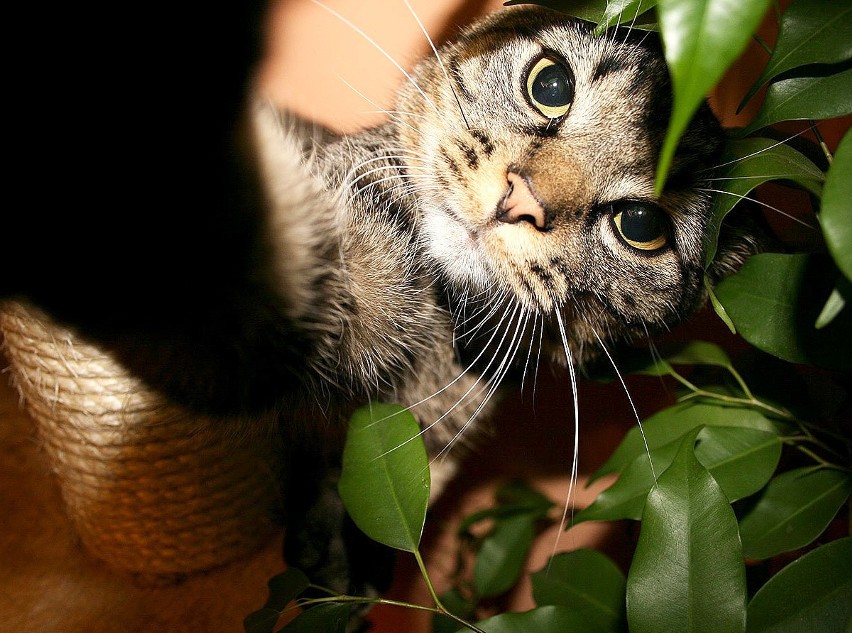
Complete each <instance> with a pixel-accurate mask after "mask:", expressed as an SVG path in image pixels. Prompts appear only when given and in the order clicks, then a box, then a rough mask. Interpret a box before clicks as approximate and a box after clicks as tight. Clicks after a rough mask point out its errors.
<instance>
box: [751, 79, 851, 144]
mask: <svg viewBox="0 0 852 633" xmlns="http://www.w3.org/2000/svg"><path fill="white" fill-rule="evenodd" d="M808 70H809V71H810V72H811V73H812V74H810V75H809V76H797V77H790V78H789V79H780V80H778V81H776V82H774V83H771V84H769V88H768V89H767V90H766V97H765V98H764V100H763V106H762V107H761V109H760V112H758V113H757V116H755V117H754V120H753V121H752V122H751V123H749V124H748V125H747V126H746V127H745V128H744V129H743V130H742V134H751V133H752V132H754V131H756V130H759V129H760V128H763V127H766V126H767V125H772V124H773V123H778V122H779V121H793V120H801V119H816V120H820V119H833V118H835V117H840V116H843V115H846V114H849V113H850V112H852V99H850V98H849V94H850V93H852V67H850V65H849V64H848V63H843V64H834V65H831V66H819V67H817V66H813V67H809V69H808Z"/></svg>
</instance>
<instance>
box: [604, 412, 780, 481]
mask: <svg viewBox="0 0 852 633" xmlns="http://www.w3.org/2000/svg"><path fill="white" fill-rule="evenodd" d="M699 426H727V427H741V428H750V429H758V430H761V431H766V432H767V433H773V432H775V426H774V425H773V424H772V423H771V422H770V421H769V420H767V419H766V417H765V416H764V415H763V414H761V413H760V412H759V411H756V410H754V409H746V408H736V407H727V406H726V407H722V406H718V405H714V404H705V403H703V402H685V403H681V404H676V405H674V406H672V407H669V408H667V409H663V410H662V411H658V412H657V413H655V414H654V415H652V416H651V417H649V418H648V419H647V420H645V421H643V422H642V429H643V430H644V431H645V439H646V440H647V442H648V447H649V448H650V449H651V450H654V449H657V448H659V447H661V446H664V445H666V444H669V443H670V442H674V441H677V440H679V438H681V437H682V436H683V435H684V434H685V433H686V432H688V431H691V430H692V429H694V428H696V427H699ZM645 450H646V449H645V440H643V438H642V434H641V432H640V429H639V427H633V428H632V429H630V431H628V433H627V434H626V435H625V436H624V439H623V440H622V441H621V444H619V445H618V447H617V448H616V449H615V451H613V453H612V455H610V457H609V459H608V460H607V461H606V462H605V463H604V464H603V466H601V467H600V468H599V469H598V470H597V471H596V472H595V473H594V474H593V475H592V479H598V478H600V477H602V476H603V475H608V474H611V473H618V472H621V471H622V470H623V469H624V468H626V467H627V466H628V465H629V464H631V463H632V462H633V461H634V460H636V458H637V457H640V456H645V454H646V453H645ZM645 461H646V462H647V458H645ZM659 472H662V471H659ZM658 474H659V473H658Z"/></svg>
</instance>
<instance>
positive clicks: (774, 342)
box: [716, 253, 852, 371]
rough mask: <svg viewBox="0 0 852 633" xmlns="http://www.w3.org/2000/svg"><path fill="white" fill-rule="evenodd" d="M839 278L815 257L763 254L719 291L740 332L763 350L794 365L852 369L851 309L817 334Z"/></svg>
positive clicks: (717, 290) (826, 264)
mask: <svg viewBox="0 0 852 633" xmlns="http://www.w3.org/2000/svg"><path fill="white" fill-rule="evenodd" d="M837 277H838V273H837V271H836V270H835V269H834V266H833V264H832V262H830V261H829V260H828V259H827V258H823V257H819V256H815V255H783V254H777V253H763V254H761V255H755V256H753V257H751V258H749V259H748V261H746V263H745V264H743V266H742V268H741V269H740V270H739V272H737V273H736V274H734V275H731V276H730V277H728V278H727V279H725V280H723V281H722V282H721V283H720V284H719V286H718V287H717V288H716V295H717V296H718V298H719V301H721V302H722V304H723V305H724V306H725V309H726V310H727V311H728V314H729V315H730V317H731V319H732V320H733V321H734V323H735V324H736V326H737V331H739V333H740V334H741V335H742V336H743V338H745V339H746V340H747V341H748V342H749V343H751V344H752V345H754V346H755V347H757V348H758V349H761V350H763V351H765V352H769V353H770V354H773V355H775V356H778V357H779V358H783V359H784V360H787V361H790V362H793V363H805V364H811V365H818V366H820V367H825V368H829V369H837V370H841V371H844V370H849V369H852V329H851V328H850V323H849V322H850V316H849V311H844V312H842V313H841V314H840V315H838V317H837V318H836V319H834V321H832V323H831V324H829V325H828V326H826V327H824V328H823V329H820V330H817V329H816V328H815V327H814V323H815V322H816V320H817V317H818V315H819V312H820V310H821V308H822V306H823V305H824V303H825V297H827V296H828V295H829V293H830V292H831V290H832V288H833V287H834V284H835V280H836V279H837Z"/></svg>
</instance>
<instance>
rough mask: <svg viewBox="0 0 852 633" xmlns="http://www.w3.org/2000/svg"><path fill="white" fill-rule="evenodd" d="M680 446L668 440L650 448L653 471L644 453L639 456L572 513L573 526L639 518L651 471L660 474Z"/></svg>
mask: <svg viewBox="0 0 852 633" xmlns="http://www.w3.org/2000/svg"><path fill="white" fill-rule="evenodd" d="M679 446H680V442H679V441H678V440H675V441H672V442H669V443H668V444H665V445H663V446H660V447H657V448H655V449H654V450H652V451H651V460H653V463H654V471H653V473H652V471H651V465H650V462H649V461H648V456H647V455H638V456H636V458H635V459H634V460H633V461H632V462H631V463H630V464H629V465H628V466H627V467H626V468H625V469H624V470H623V471H622V472H621V474H620V475H619V476H618V479H616V480H615V483H613V484H612V485H611V486H610V487H609V488H607V489H606V490H604V491H603V492H602V493H600V494H599V495H598V496H597V498H596V499H595V500H594V501H593V502H592V503H591V504H590V505H589V506H588V507H586V508H584V509H583V510H581V511H580V512H578V513H577V514H575V515H574V517H573V520H572V523H571V524H572V525H579V524H580V523H584V522H586V521H620V520H621V519H633V520H634V521H638V520H639V519H641V518H642V510H643V509H644V507H645V500H646V499H647V497H648V492H649V491H650V490H651V488H653V486H654V482H655V479H654V473H656V474H657V475H659V474H660V473H661V472H663V471H664V470H665V469H666V468H668V467H669V466H670V465H671V463H672V460H673V459H674V456H675V454H676V453H677V449H678V447H679Z"/></svg>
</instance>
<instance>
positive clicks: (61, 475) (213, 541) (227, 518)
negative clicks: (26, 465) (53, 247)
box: [0, 303, 278, 575]
mask: <svg viewBox="0 0 852 633" xmlns="http://www.w3.org/2000/svg"><path fill="white" fill-rule="evenodd" d="M0 331H2V333H3V338H4V340H5V345H4V351H5V354H6V356H7V358H8V360H9V362H10V363H11V372H12V379H13V382H14V383H15V385H16V386H17V388H18V390H19V392H20V393H21V395H22V397H23V400H24V402H25V405H26V408H27V410H28V412H29V413H30V415H31V416H32V417H33V418H34V419H35V420H36V422H37V424H38V427H39V435H40V437H41V440H42V442H43V444H44V448H45V450H46V453H47V455H48V457H49V459H50V460H51V463H52V467H53V470H54V472H55V474H56V477H57V480H58V482H59V485H60V488H61V490H62V497H63V499H64V502H65V505H66V510H67V513H68V515H69V516H70V518H71V519H72V521H73V523H74V525H75V528H76V529H77V531H78V533H79V536H80V538H81V540H82V541H83V543H84V544H85V545H86V546H87V548H88V549H89V550H90V551H91V552H92V553H93V554H94V555H96V556H97V557H99V558H101V559H103V560H104V561H106V562H107V563H108V564H110V565H112V566H114V567H116V568H119V569H123V570H126V571H131V572H136V573H141V574H147V575H158V574H163V575H172V574H184V573H190V572H195V571H200V570H204V569H210V568H212V567H216V566H219V565H222V564H225V563H227V562H230V561H232V560H234V559H236V558H239V557H242V556H245V555H247V554H249V553H251V552H252V551H253V550H255V549H257V548H258V547H259V546H261V545H262V544H263V543H265V542H266V540H267V539H268V537H269V536H270V535H271V534H272V532H273V531H274V530H275V529H276V528H275V526H274V522H273V521H272V520H271V512H270V511H271V509H272V508H273V507H274V506H275V505H276V504H277V501H278V499H277V492H276V491H277V486H276V484H275V482H274V477H273V476H272V470H273V468H272V466H271V459H272V458H271V454H272V452H271V450H269V449H268V448H267V444H266V443H264V442H254V443H253V444H252V443H250V442H237V441H235V439H234V434H233V433H229V432H227V431H223V430H222V429H223V426H226V424H225V423H223V421H221V420H218V421H212V420H207V419H204V418H200V417H199V416H193V415H189V414H188V413H186V412H184V411H182V410H180V409H178V408H176V407H174V406H171V405H165V404H164V403H163V402H162V401H161V400H160V399H158V397H157V396H156V395H154V394H153V393H152V392H151V391H149V390H148V389H146V388H145V387H144V386H143V385H142V384H141V383H140V382H139V381H138V380H136V379H135V378H133V377H132V376H130V375H129V374H128V373H127V372H126V371H125V370H124V369H123V368H122V367H121V366H120V365H118V364H117V363H116V362H115V361H114V360H112V359H111V358H110V357H109V356H108V355H107V354H105V353H104V352H103V351H101V350H99V349H98V348H97V347H94V346H92V345H89V344H87V343H85V342H83V341H81V340H79V338H76V337H75V335H73V334H72V333H71V332H70V331H68V330H65V329H63V328H60V327H58V326H57V325H56V324H54V323H52V322H51V321H50V320H49V319H48V318H47V317H45V316H44V315H43V314H41V313H38V312H36V311H34V310H32V309H30V308H27V307H24V306H23V305H20V304H14V303H13V304H8V305H6V306H4V308H3V310H0Z"/></svg>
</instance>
